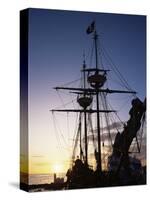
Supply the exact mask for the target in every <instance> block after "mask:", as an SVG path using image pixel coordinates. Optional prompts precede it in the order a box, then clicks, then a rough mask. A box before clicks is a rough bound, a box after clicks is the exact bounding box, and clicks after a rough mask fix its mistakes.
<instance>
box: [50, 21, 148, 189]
mask: <svg viewBox="0 0 150 200" xmlns="http://www.w3.org/2000/svg"><path fill="white" fill-rule="evenodd" d="M86 33H87V34H88V35H90V36H91V35H92V39H93V48H92V54H93V53H94V54H93V55H94V60H95V62H94V67H87V66H86V61H85V58H84V61H83V67H82V70H81V72H82V87H56V88H55V89H56V90H67V91H69V92H71V93H72V94H74V95H76V96H77V98H76V102H77V104H78V105H79V108H78V109H73V108H71V109H53V110H52V112H53V113H54V112H67V113H68V112H73V113H77V114H78V128H77V131H76V135H75V139H74V145H73V152H72V157H71V166H70V169H68V171H67V173H66V176H67V181H66V188H67V189H72V188H75V189H76V188H89V187H105V186H117V185H132V184H145V182H146V179H145V172H144V170H143V167H142V165H141V160H140V159H137V158H135V157H133V156H132V154H133V153H135V152H133V149H132V148H131V147H132V145H133V143H134V146H135V144H136V147H137V148H136V149H137V153H140V152H141V146H142V145H141V141H142V137H143V129H144V128H145V127H144V126H145V112H146V100H144V101H141V100H140V99H139V98H138V97H137V96H136V91H133V90H132V89H131V87H130V86H129V85H128V83H127V82H126V80H125V79H124V78H123V76H122V75H121V73H120V72H119V71H118V70H117V69H116V68H115V67H114V66H113V67H114V68H113V69H114V70H115V71H116V73H118V76H119V79H120V81H121V83H122V85H123V86H124V88H126V89H111V88H110V87H108V84H107V82H108V77H109V73H111V70H110V68H109V69H105V66H104V65H103V64H102V52H100V53H99V35H98V33H97V30H96V23H95V22H94V21H93V22H92V23H91V25H90V26H89V27H88V28H87V30H86ZM101 51H102V48H101ZM100 54H101V55H100ZM109 94H110V95H111V94H118V95H121V94H124V95H130V96H132V101H131V109H130V110H129V118H128V121H126V122H122V125H121V129H120V130H118V128H117V127H115V125H116V123H115V122H114V121H113V120H114V118H113V116H114V115H116V116H117V117H118V119H120V118H119V116H118V114H117V111H116V110H114V109H112V107H111V105H110V104H109V103H108V97H109ZM93 116H94V119H93ZM93 123H96V125H95V128H93ZM111 126H113V133H112V132H111V130H110V127H111ZM104 130H105V131H104ZM114 133H115V134H114ZM104 137H105V138H107V147H108V146H109V147H110V149H109V153H108V152H107V154H106V155H104V148H106V147H105V144H104V139H103V138H104ZM90 141H92V145H93V149H92V151H93V154H92V155H93V158H92V160H93V163H92V164H93V165H92V164H91V162H89V160H90V155H91V154H90V151H91V147H90V145H89V143H90ZM105 161H106V162H107V166H104V162H105Z"/></svg>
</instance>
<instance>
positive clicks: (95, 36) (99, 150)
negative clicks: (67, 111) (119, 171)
mask: <svg viewBox="0 0 150 200" xmlns="http://www.w3.org/2000/svg"><path fill="white" fill-rule="evenodd" d="M97 38H98V35H97V33H96V30H95V31H94V44H95V64H96V69H98V55H97ZM97 74H98V70H97V71H96V75H97ZM95 89H96V106H97V138H98V163H97V169H98V170H100V172H101V171H102V163H101V133H100V118H99V91H98V89H99V86H98V84H97V85H96V87H95Z"/></svg>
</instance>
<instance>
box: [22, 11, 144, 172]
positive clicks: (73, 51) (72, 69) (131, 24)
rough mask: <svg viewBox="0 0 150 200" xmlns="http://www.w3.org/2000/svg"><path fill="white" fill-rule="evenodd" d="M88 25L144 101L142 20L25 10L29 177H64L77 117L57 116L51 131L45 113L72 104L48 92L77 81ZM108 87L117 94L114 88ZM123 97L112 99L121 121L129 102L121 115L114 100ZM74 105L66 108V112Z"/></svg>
mask: <svg viewBox="0 0 150 200" xmlns="http://www.w3.org/2000/svg"><path fill="white" fill-rule="evenodd" d="M93 20H95V21H96V27H97V31H98V33H99V39H100V43H101V42H102V44H103V46H104V47H105V49H106V50H108V52H110V56H111V58H112V60H113V61H114V63H115V64H116V65H117V67H118V69H119V71H120V72H121V73H122V74H123V76H124V77H125V78H126V80H127V81H128V83H129V85H130V86H131V87H132V89H133V90H135V91H137V92H138V94H137V96H138V97H139V98H141V100H142V101H143V100H144V98H145V95H146V86H145V82H146V81H145V79H146V18H145V16H136V15H119V14H104V13H87V12H71V11H70V12H68V11H55V10H42V9H30V11H29V74H28V75H29V96H28V99H29V173H32V174H33V173H40V174H41V173H51V172H55V171H57V172H64V171H66V169H67V167H68V166H69V158H70V156H71V151H72V147H71V145H72V139H73V135H74V128H75V126H76V123H75V120H76V115H72V114H68V115H67V114H66V113H61V114H60V113H56V114H55V116H54V117H55V118H56V120H57V123H58V124H57V130H56V128H55V127H54V121H53V119H54V117H53V115H52V113H51V112H50V111H49V110H51V109H54V108H56V107H59V106H61V105H62V102H63V103H67V102H69V101H72V100H74V99H75V96H73V95H67V94H66V93H65V94H62V93H58V92H56V91H55V90H54V89H53V87H56V86H61V85H63V84H65V83H66V82H70V81H72V80H76V79H78V78H80V69H81V68H82V63H83V54H85V57H86V62H87V65H88V64H89V63H90V62H89V61H90V59H89V57H90V56H89V49H91V45H92V36H91V35H87V34H86V28H87V27H88V25H89V24H90V23H91V22H92V21H93ZM106 64H108V63H106ZM107 67H108V66H106V68H107ZM72 86H74V85H72ZM110 87H111V88H113V89H117V85H116V84H115V83H112V85H110ZM60 96H61V98H60ZM124 97H125V96H123V97H117V98H115V97H111V98H112V104H113V107H114V108H115V109H116V110H120V113H118V114H119V115H120V116H121V119H122V120H123V121H126V120H127V119H128V117H129V116H128V111H129V109H130V102H129V101H128V102H127V103H126V105H125V107H124V109H122V110H121V106H122V104H121V103H119V100H121V98H122V100H123V98H124ZM74 104H76V103H74ZM73 106H74V105H73V103H71V104H69V105H68V106H66V108H67V107H68V108H73ZM63 108H64V107H63ZM68 126H69V127H68ZM56 131H57V132H59V133H56ZM56 134H57V135H56ZM58 134H59V138H60V141H59V139H58ZM24 156H26V155H24ZM23 165H24V163H23V164H22V168H23ZM23 171H25V170H23Z"/></svg>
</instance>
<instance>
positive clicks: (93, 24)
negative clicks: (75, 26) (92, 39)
mask: <svg viewBox="0 0 150 200" xmlns="http://www.w3.org/2000/svg"><path fill="white" fill-rule="evenodd" d="M94 30H95V21H93V22H92V23H91V25H90V26H88V28H87V30H86V33H87V34H90V33H92V32H94Z"/></svg>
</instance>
